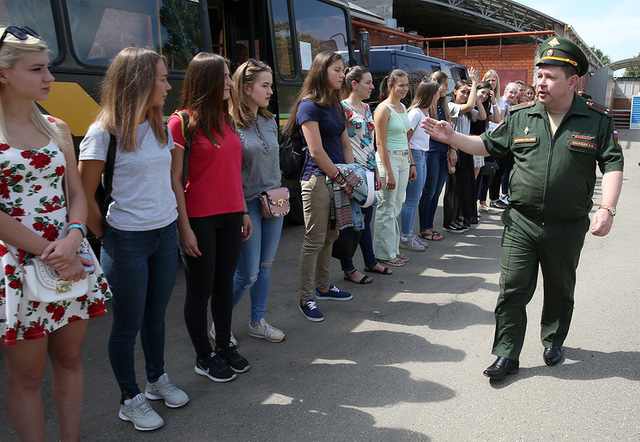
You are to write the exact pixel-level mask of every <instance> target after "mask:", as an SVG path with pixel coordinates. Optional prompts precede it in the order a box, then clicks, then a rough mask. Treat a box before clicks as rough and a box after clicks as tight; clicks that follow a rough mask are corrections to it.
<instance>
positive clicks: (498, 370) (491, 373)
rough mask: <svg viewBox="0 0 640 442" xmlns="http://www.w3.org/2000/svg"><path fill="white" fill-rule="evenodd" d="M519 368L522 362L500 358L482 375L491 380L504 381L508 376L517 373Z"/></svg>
mask: <svg viewBox="0 0 640 442" xmlns="http://www.w3.org/2000/svg"><path fill="white" fill-rule="evenodd" d="M519 367H520V362H518V361H514V360H512V359H507V358H503V357H502V356H499V357H498V359H496V361H495V362H494V363H493V364H491V365H490V366H488V367H487V369H486V370H485V371H483V372H482V374H483V375H485V376H486V377H488V378H491V379H504V378H505V377H507V375H508V374H515V373H517V372H518V368H519Z"/></svg>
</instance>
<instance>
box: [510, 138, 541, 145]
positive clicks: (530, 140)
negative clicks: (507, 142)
mask: <svg viewBox="0 0 640 442" xmlns="http://www.w3.org/2000/svg"><path fill="white" fill-rule="evenodd" d="M536 141H538V137H520V138H514V139H513V144H520V143H535V142H536Z"/></svg>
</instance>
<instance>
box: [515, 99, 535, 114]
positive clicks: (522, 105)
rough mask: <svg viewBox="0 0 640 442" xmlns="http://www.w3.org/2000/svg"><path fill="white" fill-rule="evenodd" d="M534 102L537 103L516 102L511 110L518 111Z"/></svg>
mask: <svg viewBox="0 0 640 442" xmlns="http://www.w3.org/2000/svg"><path fill="white" fill-rule="evenodd" d="M534 104H536V102H535V101H527V102H526V103H520V104H515V105H513V106H511V107H510V108H509V112H513V111H517V110H520V109H526V108H528V107H531V106H533V105H534Z"/></svg>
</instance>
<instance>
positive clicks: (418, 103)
mask: <svg viewBox="0 0 640 442" xmlns="http://www.w3.org/2000/svg"><path fill="white" fill-rule="evenodd" d="M438 91H440V85H439V84H438V83H437V82H436V81H434V80H432V79H431V78H430V77H427V78H425V79H424V80H422V81H421V82H420V84H419V85H418V89H417V90H416V96H415V97H413V101H412V102H411V106H409V110H411V109H415V108H418V109H430V108H431V105H432V104H433V97H435V96H436V95H438ZM429 115H431V110H429Z"/></svg>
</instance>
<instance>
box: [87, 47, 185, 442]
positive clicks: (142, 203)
mask: <svg viewBox="0 0 640 442" xmlns="http://www.w3.org/2000/svg"><path fill="white" fill-rule="evenodd" d="M123 85H126V87H124V86H123ZM169 89H171V86H170V85H169V82H168V80H167V65H166V60H165V59H164V57H163V56H161V55H158V54H157V53H156V52H154V51H152V50H149V49H143V48H125V49H123V50H122V51H120V53H118V55H116V57H115V58H114V59H113V61H112V62H111V65H110V66H109V69H107V73H106V75H105V79H104V83H103V85H102V91H101V96H100V105H101V110H100V114H99V115H98V118H97V119H96V122H95V123H93V124H92V125H91V127H90V128H89V131H88V132H87V135H86V136H85V138H84V139H83V140H82V143H81V144H80V165H79V168H80V175H81V177H82V181H83V183H84V188H85V191H86V193H87V195H95V191H96V188H97V187H98V183H99V182H100V179H101V177H102V174H103V171H104V168H105V163H106V159H107V152H108V149H109V142H110V139H111V137H112V136H113V137H115V139H116V155H115V162H114V165H113V181H112V191H111V197H112V199H113V200H112V201H111V202H110V204H109V207H108V210H107V213H106V218H103V217H102V214H101V212H100V208H99V206H98V204H97V202H96V200H95V199H94V198H89V199H88V201H89V227H90V228H91V231H92V232H93V233H94V234H95V235H96V236H97V237H98V238H100V239H101V240H102V246H103V252H102V254H101V255H102V256H101V262H102V265H103V268H104V271H105V274H106V275H107V278H108V279H109V284H110V286H111V289H112V290H113V304H112V311H113V325H112V328H111V335H110V336H109V360H110V361H111V368H112V369H113V373H114V375H115V378H116V382H117V383H118V387H119V388H120V411H119V413H118V416H119V417H120V419H122V420H125V421H130V422H132V423H133V426H134V428H135V429H136V430H140V431H146V430H154V429H156V428H159V427H161V426H162V425H163V424H164V421H163V419H162V418H161V417H160V415H158V413H156V412H155V411H154V410H153V408H152V407H151V405H150V404H149V403H148V401H147V399H153V400H157V399H162V400H164V403H165V405H167V406H168V407H170V408H177V407H181V406H183V405H185V404H186V403H187V402H188V401H189V397H188V396H187V394H186V393H185V392H184V391H182V390H180V389H179V388H177V387H175V386H174V385H173V383H172V382H171V381H170V379H169V376H168V375H167V374H166V372H165V368H164V333H165V326H164V317H165V312H166V309H167V304H168V303H169V298H170V297H171V292H172V291H173V285H174V282H175V279H176V272H177V270H178V243H177V230H176V226H177V224H176V220H177V218H178V211H177V205H176V195H175V194H174V192H173V190H172V186H171V149H173V142H172V140H171V136H170V135H168V134H167V133H166V132H165V130H164V126H163V120H162V106H163V105H164V100H165V98H166V96H167V92H168V91H169ZM138 333H140V341H141V344H142V350H143V352H144V355H145V362H146V364H145V371H146V379H147V386H146V389H145V391H144V393H142V392H141V391H140V388H139V387H138V383H137V381H136V373H135V361H134V349H135V343H136V337H137V335H138Z"/></svg>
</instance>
